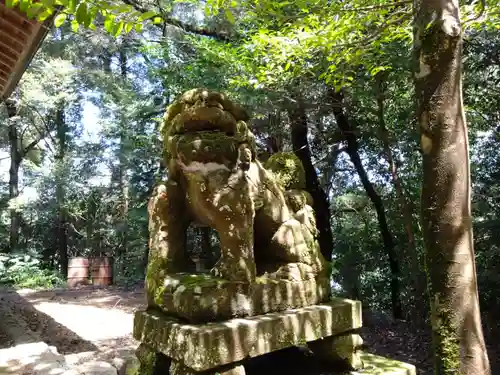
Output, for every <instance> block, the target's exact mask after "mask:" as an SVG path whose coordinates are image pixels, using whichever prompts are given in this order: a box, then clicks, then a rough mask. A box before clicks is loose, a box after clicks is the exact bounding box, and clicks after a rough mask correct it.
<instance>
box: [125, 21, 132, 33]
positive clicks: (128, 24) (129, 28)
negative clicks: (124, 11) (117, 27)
mask: <svg viewBox="0 0 500 375" xmlns="http://www.w3.org/2000/svg"><path fill="white" fill-rule="evenodd" d="M133 28H134V24H133V23H132V22H127V23H126V24H125V33H126V34H128V33H129V32H131V31H132V29H133Z"/></svg>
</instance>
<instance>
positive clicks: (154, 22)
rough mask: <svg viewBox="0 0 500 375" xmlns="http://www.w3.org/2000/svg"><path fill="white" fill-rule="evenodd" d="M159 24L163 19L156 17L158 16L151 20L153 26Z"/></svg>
mask: <svg viewBox="0 0 500 375" xmlns="http://www.w3.org/2000/svg"><path fill="white" fill-rule="evenodd" d="M160 23H163V18H161V17H158V16H157V17H155V18H153V24H154V25H158V24H160Z"/></svg>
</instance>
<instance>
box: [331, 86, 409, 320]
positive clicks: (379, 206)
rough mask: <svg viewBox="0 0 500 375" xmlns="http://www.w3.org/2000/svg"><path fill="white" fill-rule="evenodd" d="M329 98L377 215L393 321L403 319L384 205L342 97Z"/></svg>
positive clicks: (335, 94) (396, 264)
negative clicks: (388, 273) (388, 280)
mask: <svg viewBox="0 0 500 375" xmlns="http://www.w3.org/2000/svg"><path fill="white" fill-rule="evenodd" d="M329 96H330V99H331V101H332V109H333V115H334V116H335V120H336V122H337V126H338V127H339V129H340V131H341V132H342V135H343V137H344V139H345V140H346V142H347V147H346V152H347V154H348V155H349V159H350V160H351V163H352V164H353V165H354V168H355V169H356V172H357V173H358V176H359V179H360V180H361V183H362V184H363V188H364V189H365V191H366V195H367V196H368V198H370V200H371V201H372V203H373V206H374V207H375V211H376V213H377V220H378V224H379V228H380V235H381V237H382V242H383V244H384V250H385V252H386V254H387V257H388V259H389V269H390V271H391V281H390V288H391V304H392V315H393V317H394V318H395V319H402V318H403V310H402V305H401V283H400V277H401V275H400V273H401V270H400V267H399V262H398V259H397V255H396V249H395V246H394V239H393V238H392V234H391V232H390V230H389V225H388V224H387V217H386V214H385V208H384V203H383V201H382V198H381V197H380V195H378V193H377V191H376V190H375V188H374V187H373V184H372V183H371V181H370V179H369V178H368V173H366V170H365V168H364V166H363V163H362V162H361V157H360V156H359V143H358V139H357V138H356V134H355V132H354V129H353V127H352V126H351V123H350V122H349V119H348V117H347V115H346V113H345V112H344V96H343V93H342V92H340V91H335V90H333V89H330V90H329Z"/></svg>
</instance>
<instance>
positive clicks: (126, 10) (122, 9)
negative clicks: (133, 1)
mask: <svg viewBox="0 0 500 375" xmlns="http://www.w3.org/2000/svg"><path fill="white" fill-rule="evenodd" d="M112 10H114V11H116V12H117V13H130V12H132V11H133V10H134V8H133V7H132V6H131V5H128V4H122V5H120V6H117V7H113V8H112Z"/></svg>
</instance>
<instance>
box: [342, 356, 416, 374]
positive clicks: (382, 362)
mask: <svg viewBox="0 0 500 375" xmlns="http://www.w3.org/2000/svg"><path fill="white" fill-rule="evenodd" d="M361 360H362V361H363V365H364V367H363V369H362V370H357V371H351V372H350V374H351V375H417V369H416V368H415V366H414V365H410V364H409V363H405V362H401V361H396V360H394V359H389V358H386V357H381V356H378V355H375V354H371V353H366V352H364V353H361Z"/></svg>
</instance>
